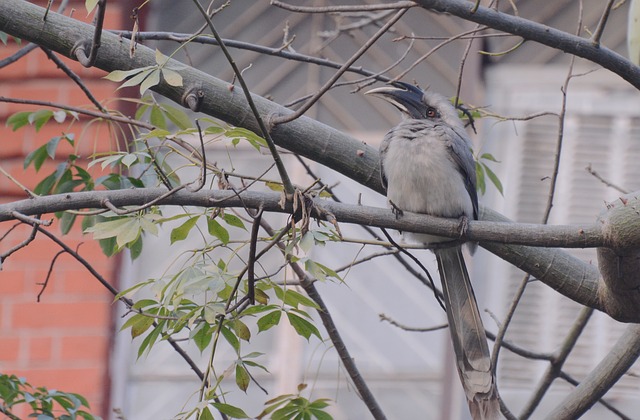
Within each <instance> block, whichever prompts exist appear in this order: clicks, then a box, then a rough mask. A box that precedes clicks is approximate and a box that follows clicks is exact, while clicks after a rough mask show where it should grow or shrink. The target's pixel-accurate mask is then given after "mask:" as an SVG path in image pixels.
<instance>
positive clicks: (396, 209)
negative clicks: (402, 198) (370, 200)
mask: <svg viewBox="0 0 640 420" xmlns="http://www.w3.org/2000/svg"><path fill="white" fill-rule="evenodd" d="M389 205H390V206H391V211H392V212H393V214H394V215H395V216H396V219H399V218H400V217H402V215H403V214H404V212H403V211H402V209H401V208H400V207H398V206H396V203H394V202H393V201H391V200H389Z"/></svg>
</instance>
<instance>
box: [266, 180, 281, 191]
mask: <svg viewBox="0 0 640 420" xmlns="http://www.w3.org/2000/svg"><path fill="white" fill-rule="evenodd" d="M264 185H265V186H266V187H267V188H269V189H270V190H272V191H278V192H281V191H284V186H283V185H282V184H281V183H279V182H271V181H266V182H265V183H264Z"/></svg>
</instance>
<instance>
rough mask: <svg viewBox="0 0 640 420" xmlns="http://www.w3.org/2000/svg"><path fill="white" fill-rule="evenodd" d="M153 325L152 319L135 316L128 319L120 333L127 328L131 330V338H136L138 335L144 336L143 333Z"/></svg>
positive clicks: (140, 315) (144, 316) (139, 315)
mask: <svg viewBox="0 0 640 420" xmlns="http://www.w3.org/2000/svg"><path fill="white" fill-rule="evenodd" d="M151 325H153V318H152V317H149V316H146V315H142V314H136V315H133V316H132V317H131V318H129V319H128V320H127V321H126V322H125V323H124V324H123V325H122V327H121V328H120V331H124V330H126V329H127V328H131V338H136V337H138V336H139V335H142V334H144V332H145V331H147V330H148V329H149V327H151Z"/></svg>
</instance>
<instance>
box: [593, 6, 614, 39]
mask: <svg viewBox="0 0 640 420" xmlns="http://www.w3.org/2000/svg"><path fill="white" fill-rule="evenodd" d="M614 1H615V0H609V2H608V3H607V5H606V6H605V8H604V12H602V16H600V21H599V22H598V26H597V27H596V30H595V31H593V35H591V41H592V42H593V43H594V44H595V45H600V38H602V33H603V32H604V27H605V25H606V24H607V20H608V19H609V13H611V8H612V7H613V2H614Z"/></svg>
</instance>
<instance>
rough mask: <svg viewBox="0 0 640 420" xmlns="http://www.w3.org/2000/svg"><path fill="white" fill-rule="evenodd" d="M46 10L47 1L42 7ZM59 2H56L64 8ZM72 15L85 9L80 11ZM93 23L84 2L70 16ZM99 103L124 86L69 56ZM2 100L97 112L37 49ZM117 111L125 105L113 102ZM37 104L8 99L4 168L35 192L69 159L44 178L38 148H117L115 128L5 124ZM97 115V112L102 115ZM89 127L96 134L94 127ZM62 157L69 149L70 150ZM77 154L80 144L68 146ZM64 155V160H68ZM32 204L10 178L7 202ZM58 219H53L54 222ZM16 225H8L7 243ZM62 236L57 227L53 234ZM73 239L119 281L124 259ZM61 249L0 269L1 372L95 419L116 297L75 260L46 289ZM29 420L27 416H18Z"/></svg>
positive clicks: (115, 9)
mask: <svg viewBox="0 0 640 420" xmlns="http://www.w3.org/2000/svg"><path fill="white" fill-rule="evenodd" d="M38 3H39V4H42V5H44V4H46V1H41V2H38ZM125 3H126V2H124V1H123V2H117V1H110V2H109V3H108V12H107V15H106V23H105V27H107V28H123V27H127V25H129V26H130V24H129V22H127V21H126V20H125V19H126V16H127V14H126V13H124V9H125V8H126V7H125V6H124V4H125ZM58 5H59V2H53V7H54V9H55V8H56V7H58ZM72 9H75V10H73V11H72ZM70 13H73V17H75V18H78V19H81V20H85V21H90V20H91V19H92V16H89V17H86V14H87V13H86V10H85V9H84V1H71V2H70V4H69V6H68V7H67V9H66V12H65V14H67V15H69V14H70ZM24 45H26V44H24V43H23V44H22V45H17V44H16V43H14V42H11V43H10V45H9V46H8V47H5V46H3V45H2V44H0V60H2V59H4V58H6V57H9V56H11V55H12V54H14V53H15V52H16V51H18V50H19V49H20V48H22V47H23V46H24ZM63 61H65V63H67V64H68V65H69V67H71V68H72V69H73V70H74V71H75V72H76V73H77V74H78V75H80V76H81V77H82V78H83V80H84V82H85V83H86V85H87V86H88V88H89V89H90V90H91V91H92V92H93V93H94V95H95V96H96V97H97V98H98V99H99V100H104V99H107V98H111V97H113V96H114V95H115V94H114V85H113V83H110V82H107V81H105V80H103V79H101V77H102V76H103V75H104V73H103V72H101V71H98V70H95V69H85V68H83V67H81V66H80V65H79V64H78V63H76V62H73V61H71V60H67V59H63ZM0 96H6V97H11V98H22V99H38V100H46V101H52V102H59V103H64V104H69V105H74V106H82V107H88V108H92V106H91V103H90V101H89V100H88V99H87V97H86V96H85V95H84V93H83V92H82V91H81V90H80V88H79V87H78V86H77V85H76V84H75V83H74V82H73V81H71V80H70V79H69V78H68V77H67V76H66V75H65V74H64V73H63V72H62V71H60V70H59V69H58V68H57V67H56V66H55V64H53V63H52V62H51V61H49V60H48V58H47V56H46V55H45V54H44V53H43V52H42V51H41V50H39V49H36V50H34V51H32V52H31V53H29V54H28V55H27V56H25V57H23V58H22V59H20V60H19V61H17V62H15V63H13V64H11V65H8V66H6V67H3V68H0ZM108 106H109V107H114V106H117V105H116V104H114V103H112V102H111V103H108ZM37 108H38V107H37V106H33V105H14V104H9V103H6V102H1V101H0V141H1V142H2V146H1V147H0V166H1V167H2V169H4V170H5V171H6V172H9V173H10V174H11V175H12V176H13V177H15V178H16V179H17V180H18V181H19V182H20V183H21V184H23V185H25V186H27V187H28V188H33V187H34V186H35V185H36V184H37V182H38V180H39V179H42V178H43V177H44V176H45V175H47V174H49V173H50V172H51V171H52V170H53V168H55V166H56V165H57V164H58V163H59V162H53V161H48V162H47V163H46V164H45V165H43V167H42V169H41V170H40V173H38V174H36V173H35V171H34V170H33V169H32V168H29V169H28V170H24V169H23V161H24V157H25V156H26V154H27V153H29V152H30V151H32V150H33V149H34V148H36V147H38V146H40V145H42V144H44V143H46V142H47V141H48V140H49V139H50V138H51V137H53V136H58V135H60V134H61V133H63V132H65V133H70V132H72V133H74V134H75V137H76V139H77V141H79V142H80V146H79V148H78V150H77V153H79V154H81V155H82V156H84V157H87V156H88V155H89V154H91V153H92V152H93V151H94V150H105V149H108V148H110V140H109V137H108V134H109V133H108V129H107V126H106V125H105V124H92V125H90V126H87V124H86V123H87V122H88V120H87V119H83V120H82V121H81V122H79V123H75V124H74V125H73V126H71V127H70V126H69V125H68V124H66V123H65V124H57V123H55V122H53V121H52V122H49V123H48V124H47V125H46V126H45V127H43V128H42V129H41V130H40V131H39V132H36V130H35V129H34V128H33V127H26V128H22V129H20V130H18V131H17V132H13V131H11V129H10V128H9V127H6V126H5V120H6V118H7V117H8V116H9V115H11V114H13V113H15V112H17V111H23V110H30V111H31V110H35V109H37ZM93 109H95V108H93ZM87 127H89V128H87ZM60 150H61V151H62V149H60ZM64 150H66V151H69V150H71V148H70V147H66V149H64ZM58 156H59V157H60V158H61V159H64V156H63V153H59V154H58ZM24 198H26V195H25V193H24V192H23V191H22V189H21V187H20V186H19V185H17V184H16V183H14V182H12V181H11V180H10V179H8V178H7V177H5V176H4V175H1V174H0V201H1V202H8V201H13V200H18V199H24ZM47 217H49V216H47ZM12 225H13V223H4V224H2V225H1V226H0V237H1V235H3V234H4V233H5V232H7V231H8V229H9V228H10V227H11V226H12ZM49 229H50V231H51V232H53V233H55V234H56V235H59V236H60V228H59V225H58V223H57V221H54V224H53V225H52V227H51V228H49ZM29 232H30V228H29V227H27V226H22V227H19V228H18V229H16V230H14V231H12V232H11V234H10V235H9V236H7V237H5V238H4V239H2V240H1V242H0V252H3V251H6V250H7V249H9V248H10V247H12V246H13V245H15V244H18V243H20V242H21V241H22V240H24V239H25V238H26V237H27V236H28V233H29ZM63 239H64V240H65V241H66V243H67V244H69V245H70V246H71V247H72V248H74V249H75V248H76V247H77V246H79V253H80V254H81V255H82V256H83V257H84V258H86V259H87V260H88V261H90V262H91V263H92V264H93V266H94V267H95V268H96V269H97V270H98V272H99V273H101V274H102V275H103V276H104V277H105V278H106V279H107V280H109V281H110V282H112V284H113V283H114V282H115V268H116V264H115V263H114V260H110V261H109V260H107V259H106V258H105V257H104V256H103V255H102V253H101V251H100V248H99V246H98V245H97V244H96V243H94V242H92V240H91V238H90V237H83V235H82V233H81V232H80V229H79V223H77V226H76V227H74V229H73V230H72V231H71V232H70V233H69V234H68V235H67V236H65V237H63ZM59 250H60V248H59V247H58V246H57V245H56V244H54V243H53V242H52V241H51V240H49V239H48V238H46V237H44V236H43V235H38V236H37V238H36V240H35V241H34V242H33V243H31V244H30V245H29V246H28V247H26V248H24V249H22V250H20V251H18V252H17V253H15V254H13V255H11V256H10V257H9V258H8V259H7V260H6V261H5V262H4V264H3V267H2V271H0V372H3V373H14V374H17V375H19V376H23V377H25V378H26V379H27V381H29V382H30V383H31V384H32V385H35V386H46V387H49V388H54V389H58V390H61V391H65V392H77V393H80V394H82V395H84V396H85V397H87V398H88V400H89V402H90V404H91V407H92V412H93V413H94V414H98V415H102V416H105V417H106V416H108V397H109V372H108V356H109V351H110V343H111V338H112V334H113V328H112V304H111V302H112V299H113V297H112V296H111V295H110V294H109V292H108V291H106V290H105V289H104V288H103V287H102V286H101V285H100V284H99V283H98V282H97V281H96V280H95V279H94V278H93V277H92V276H91V275H90V273H88V272H87V270H86V269H85V268H84V267H82V266H81V265H80V264H79V263H78V262H77V261H75V260H74V259H73V258H72V257H71V256H69V255H62V256H61V257H60V258H58V260H57V261H56V263H55V265H54V271H53V274H52V275H51V278H50V280H49V283H48V285H47V287H46V289H45V290H44V292H43V293H42V296H41V298H40V302H37V296H38V294H39V293H40V292H41V291H42V285H41V283H42V282H43V281H44V279H45V277H46V275H47V272H48V270H49V268H50V265H51V261H52V259H53V257H54V256H55V254H56V253H57V252H58V251H59ZM18 414H20V415H21V416H24V412H22V413H18Z"/></svg>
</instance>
